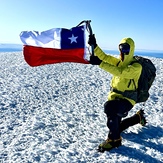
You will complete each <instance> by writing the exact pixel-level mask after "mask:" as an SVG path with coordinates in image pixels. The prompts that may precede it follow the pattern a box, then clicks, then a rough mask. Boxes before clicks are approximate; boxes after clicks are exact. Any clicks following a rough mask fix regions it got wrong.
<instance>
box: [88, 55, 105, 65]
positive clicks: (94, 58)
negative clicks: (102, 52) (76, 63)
mask: <svg viewBox="0 0 163 163" xmlns="http://www.w3.org/2000/svg"><path fill="white" fill-rule="evenodd" d="M101 62H102V61H101V60H100V59H99V58H98V57H97V56H92V55H91V56H90V60H89V63H90V64H92V65H100V64H101Z"/></svg>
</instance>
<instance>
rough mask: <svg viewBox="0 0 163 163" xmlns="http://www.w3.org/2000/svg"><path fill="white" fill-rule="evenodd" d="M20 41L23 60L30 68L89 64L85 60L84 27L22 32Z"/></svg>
mask: <svg viewBox="0 0 163 163" xmlns="http://www.w3.org/2000/svg"><path fill="white" fill-rule="evenodd" d="M20 39H21V41H22V42H23V44H24V47H23V54H24V59H25V61H26V62H27V63H28V64H29V65H30V66H41V65H45V64H54V63H61V62H76V63H84V64H89V62H88V61H87V60H86V59H85V54H86V50H85V49H86V48H85V26H78V27H73V28H71V29H65V28H53V29H50V30H47V31H43V32H38V31H23V32H21V33H20Z"/></svg>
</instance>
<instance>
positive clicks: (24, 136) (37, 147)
mask: <svg viewBox="0 0 163 163" xmlns="http://www.w3.org/2000/svg"><path fill="white" fill-rule="evenodd" d="M150 59H151V60H152V61H153V62H154V63H155V65H156V68H157V77H156V80H155V82H154V84H153V86H152V87H151V90H150V93H151V96H150V98H149V100H148V101H147V103H146V105H145V106H143V105H142V104H137V105H135V107H134V108H133V109H132V110H131V112H130V113H129V116H130V115H133V114H134V113H135V112H136V111H137V110H139V109H140V108H142V107H143V108H144V109H145V113H146V117H147V120H148V124H147V126H146V127H142V126H141V125H140V124H137V125H135V126H133V127H130V128H129V129H127V130H126V131H125V132H123V133H122V137H123V142H122V143H123V145H122V146H121V147H119V148H118V149H113V150H112V151H110V152H105V153H98V152H97V151H96V149H97V147H98V145H99V144H100V143H101V142H102V141H103V140H105V139H106V138H107V134H108V129H107V127H106V117H105V114H104V113H103V104H104V102H105V101H106V100H107V95H108V91H109V83H110V79H111V75H110V74H109V73H107V72H105V71H103V70H101V69H100V68H99V67H98V66H92V65H84V64H78V63H61V64H53V65H45V66H40V67H33V68H32V67H30V66H28V65H27V64H26V62H25V61H24V58H23V55H22V52H12V53H0V90H1V91H0V163H3V162H4V163H37V162H40V163H47V162H53V163H88V162H90V163H104V162H111V163H118V162H120V163H122V162H124V163H126V162H136V163H137V162H145V163H157V162H158V163H159V162H163V75H162V73H163V59H159V58H151V57H150Z"/></svg>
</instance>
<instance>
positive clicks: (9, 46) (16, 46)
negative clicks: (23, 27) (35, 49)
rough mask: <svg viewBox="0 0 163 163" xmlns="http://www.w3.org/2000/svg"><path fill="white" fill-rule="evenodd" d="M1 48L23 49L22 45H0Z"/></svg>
mask: <svg viewBox="0 0 163 163" xmlns="http://www.w3.org/2000/svg"><path fill="white" fill-rule="evenodd" d="M0 48H22V44H9V43H0Z"/></svg>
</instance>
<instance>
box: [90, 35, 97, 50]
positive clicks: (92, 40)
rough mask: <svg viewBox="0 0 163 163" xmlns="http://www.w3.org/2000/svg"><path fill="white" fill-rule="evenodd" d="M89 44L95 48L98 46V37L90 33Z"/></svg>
mask: <svg viewBox="0 0 163 163" xmlns="http://www.w3.org/2000/svg"><path fill="white" fill-rule="evenodd" d="M88 44H89V45H90V46H91V45H93V46H94V48H96V46H97V43H96V38H95V35H94V34H93V35H89V40H88Z"/></svg>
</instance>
